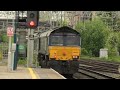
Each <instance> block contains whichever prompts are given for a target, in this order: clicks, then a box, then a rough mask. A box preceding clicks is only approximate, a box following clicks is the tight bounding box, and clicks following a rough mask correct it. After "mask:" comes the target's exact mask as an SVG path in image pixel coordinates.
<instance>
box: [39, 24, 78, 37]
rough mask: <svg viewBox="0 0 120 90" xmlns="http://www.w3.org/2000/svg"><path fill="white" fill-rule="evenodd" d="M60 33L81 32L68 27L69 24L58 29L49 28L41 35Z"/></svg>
mask: <svg viewBox="0 0 120 90" xmlns="http://www.w3.org/2000/svg"><path fill="white" fill-rule="evenodd" d="M55 32H56V33H59V32H72V33H73V32H74V33H76V34H79V33H78V32H77V31H76V30H74V29H72V28H70V27H67V26H63V27H60V28H58V29H51V30H48V31H46V32H43V33H41V34H40V37H44V36H49V35H50V34H51V33H55Z"/></svg>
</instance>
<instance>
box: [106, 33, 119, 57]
mask: <svg viewBox="0 0 120 90" xmlns="http://www.w3.org/2000/svg"><path fill="white" fill-rule="evenodd" d="M118 45H119V37H118V34H117V33H115V32H111V33H110V34H109V37H108V39H107V41H106V47H107V48H108V54H109V55H110V56H116V55H117V52H118Z"/></svg>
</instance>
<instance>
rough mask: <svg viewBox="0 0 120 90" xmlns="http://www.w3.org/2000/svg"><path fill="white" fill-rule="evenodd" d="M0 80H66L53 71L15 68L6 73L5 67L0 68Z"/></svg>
mask: <svg viewBox="0 0 120 90" xmlns="http://www.w3.org/2000/svg"><path fill="white" fill-rule="evenodd" d="M0 79H66V78H65V77H63V76H62V75H60V74H59V73H58V72H56V71H55V70H53V69H51V68H50V69H43V68H26V67H23V66H19V67H17V70H13V71H8V69H7V66H0Z"/></svg>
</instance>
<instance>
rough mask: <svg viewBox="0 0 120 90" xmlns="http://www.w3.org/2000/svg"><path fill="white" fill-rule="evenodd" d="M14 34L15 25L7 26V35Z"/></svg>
mask: <svg viewBox="0 0 120 90" xmlns="http://www.w3.org/2000/svg"><path fill="white" fill-rule="evenodd" d="M13 34H14V30H13V27H8V28H7V36H9V37H11V36H13Z"/></svg>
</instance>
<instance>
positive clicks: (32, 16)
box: [27, 11, 39, 67]
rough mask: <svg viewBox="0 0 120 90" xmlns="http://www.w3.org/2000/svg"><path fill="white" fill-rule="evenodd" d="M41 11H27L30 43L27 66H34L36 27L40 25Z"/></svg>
mask: <svg viewBox="0 0 120 90" xmlns="http://www.w3.org/2000/svg"><path fill="white" fill-rule="evenodd" d="M38 20H39V11H27V27H28V28H29V29H28V45H27V67H32V66H33V51H34V29H36V28H37V26H38Z"/></svg>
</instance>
